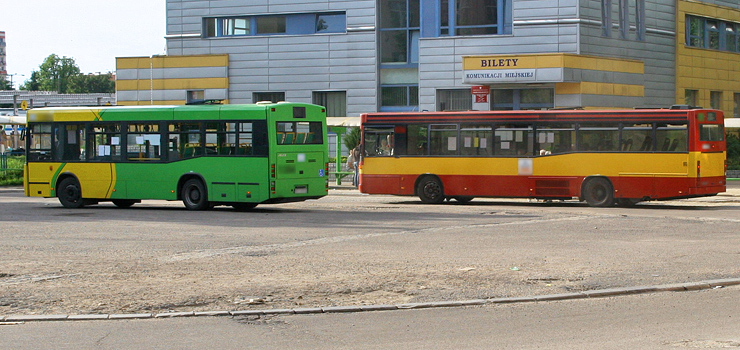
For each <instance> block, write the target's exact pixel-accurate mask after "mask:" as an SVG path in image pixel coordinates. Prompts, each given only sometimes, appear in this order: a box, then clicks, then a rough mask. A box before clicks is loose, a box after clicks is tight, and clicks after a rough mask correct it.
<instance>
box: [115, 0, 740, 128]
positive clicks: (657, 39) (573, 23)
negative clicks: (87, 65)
mask: <svg viewBox="0 0 740 350" xmlns="http://www.w3.org/2000/svg"><path fill="white" fill-rule="evenodd" d="M739 32H740V4H738V3H737V1H736V0H701V1H699V0H669V1H665V0H352V1H349V0H300V1H298V0H290V1H289V0H249V1H247V0H238V1H237V0H235V1H210V2H207V1H199V0H167V37H166V38H167V56H152V57H128V58H118V60H117V77H118V81H117V93H118V104H120V105H131V104H163V103H168V104H169V103H186V102H189V101H198V100H209V99H221V100H226V101H227V102H229V103H252V102H258V101H261V100H272V101H280V100H288V101H295V102H312V103H318V104H322V105H325V106H327V110H328V112H329V116H330V117H336V118H347V117H348V118H350V119H352V120H353V121H351V122H352V123H354V122H356V117H357V116H359V114H360V113H364V112H375V111H413V110H429V111H441V110H470V109H475V110H505V109H542V108H575V107H583V108H634V107H667V106H670V105H673V104H677V103H678V104H684V103H685V104H690V105H701V106H705V107H710V106H711V107H715V108H719V109H722V110H724V111H725V113H726V114H727V115H735V116H737V113H738V103H739V101H738V99H740V63H739V62H740V41H738V40H739V39H738V38H739V37H740V34H739ZM343 120H344V119H336V120H335V122H337V123H339V124H341V123H346V121H343Z"/></svg>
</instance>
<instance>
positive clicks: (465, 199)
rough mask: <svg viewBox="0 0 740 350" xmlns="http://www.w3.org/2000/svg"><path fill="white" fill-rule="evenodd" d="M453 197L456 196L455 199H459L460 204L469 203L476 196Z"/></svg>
mask: <svg viewBox="0 0 740 350" xmlns="http://www.w3.org/2000/svg"><path fill="white" fill-rule="evenodd" d="M452 198H455V200H456V201H458V203H460V204H468V203H470V201H472V200H473V198H475V197H473V196H454V197H452Z"/></svg>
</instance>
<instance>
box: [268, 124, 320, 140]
mask: <svg viewBox="0 0 740 350" xmlns="http://www.w3.org/2000/svg"><path fill="white" fill-rule="evenodd" d="M276 141H277V144H278V145H300V144H312V145H320V144H322V143H323V142H324V135H323V132H322V128H321V123H320V122H277V138H276Z"/></svg>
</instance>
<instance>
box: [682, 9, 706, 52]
mask: <svg viewBox="0 0 740 350" xmlns="http://www.w3.org/2000/svg"><path fill="white" fill-rule="evenodd" d="M686 22H687V26H688V28H687V30H686V32H687V35H688V38H687V40H686V43H687V44H688V45H689V46H693V47H704V19H702V18H698V17H693V16H688V20H687V21H686Z"/></svg>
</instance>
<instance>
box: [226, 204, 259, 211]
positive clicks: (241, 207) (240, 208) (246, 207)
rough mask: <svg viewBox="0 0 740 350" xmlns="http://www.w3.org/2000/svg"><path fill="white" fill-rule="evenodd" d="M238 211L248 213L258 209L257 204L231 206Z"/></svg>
mask: <svg viewBox="0 0 740 350" xmlns="http://www.w3.org/2000/svg"><path fill="white" fill-rule="evenodd" d="M231 206H232V207H234V210H236V211H248V210H252V209H254V208H255V207H257V203H234V204H232V205H231Z"/></svg>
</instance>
